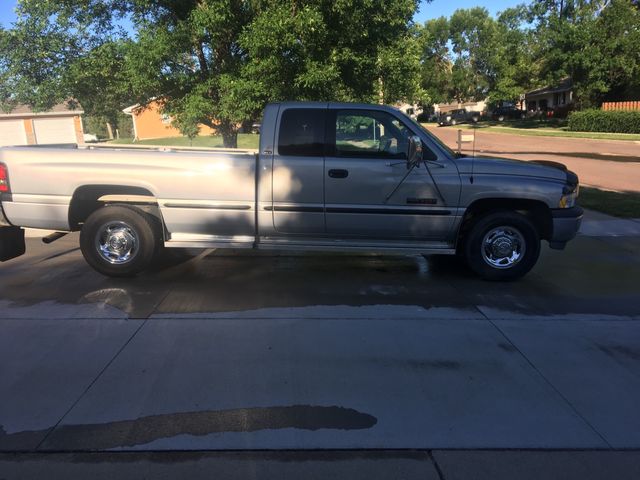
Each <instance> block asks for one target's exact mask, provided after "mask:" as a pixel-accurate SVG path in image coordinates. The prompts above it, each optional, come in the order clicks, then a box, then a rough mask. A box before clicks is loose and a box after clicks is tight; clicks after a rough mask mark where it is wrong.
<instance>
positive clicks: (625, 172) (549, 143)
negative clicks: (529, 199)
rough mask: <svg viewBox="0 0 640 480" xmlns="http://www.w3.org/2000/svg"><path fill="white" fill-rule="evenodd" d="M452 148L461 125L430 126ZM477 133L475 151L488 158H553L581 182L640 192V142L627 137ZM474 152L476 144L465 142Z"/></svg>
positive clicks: (478, 130)
mask: <svg viewBox="0 0 640 480" xmlns="http://www.w3.org/2000/svg"><path fill="white" fill-rule="evenodd" d="M429 131H431V132H432V133H434V134H435V135H436V136H438V137H439V138H440V139H442V141H444V142H445V143H446V144H447V145H448V146H449V147H451V148H453V149H454V150H457V145H456V141H457V135H458V133H457V132H458V128H457V127H429ZM474 132H475V135H476V141H475V152H476V154H477V155H482V156H486V157H502V158H515V159H517V160H552V161H555V162H561V163H564V164H565V165H566V166H567V167H568V168H569V169H570V170H573V171H574V172H576V173H577V174H578V176H579V177H580V183H581V184H583V185H588V186H591V187H599V188H603V189H605V190H616V191H630V192H640V142H639V141H624V140H592V139H588V138H566V137H542V136H540V137H534V136H524V135H511V134H507V133H495V132H486V131H483V129H482V128H478V129H476V130H473V131H472V130H463V134H465V135H466V134H469V135H471V134H473V133H474ZM463 151H464V152H466V153H468V154H471V153H472V151H473V144H471V143H466V144H464V147H463Z"/></svg>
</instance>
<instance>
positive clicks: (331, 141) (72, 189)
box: [0, 102, 582, 280]
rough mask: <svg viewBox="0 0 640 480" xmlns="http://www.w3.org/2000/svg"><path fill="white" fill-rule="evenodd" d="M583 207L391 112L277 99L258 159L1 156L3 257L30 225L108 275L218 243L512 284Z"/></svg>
mask: <svg viewBox="0 0 640 480" xmlns="http://www.w3.org/2000/svg"><path fill="white" fill-rule="evenodd" d="M577 195H578V178H577V176H576V175H575V174H574V173H572V172H570V171H567V169H566V168H565V167H564V166H563V165H561V164H557V163H553V162H535V161H531V162H521V161H513V160H499V159H488V158H471V157H465V156H461V155H459V154H455V153H454V152H452V151H451V150H450V149H449V148H447V147H446V146H445V145H444V144H442V142H440V141H439V140H438V139H437V138H436V137H434V136H433V135H432V134H431V133H429V132H428V131H427V130H426V129H424V128H423V127H422V126H420V125H419V124H417V123H416V122H415V121H413V120H412V119H410V118H409V117H407V116H405V115H404V114H402V113H401V112H399V111H398V110H396V109H394V108H391V107H386V106H381V105H366V104H346V103H307V102H287V103H273V104H269V105H268V106H267V107H266V109H265V111H264V115H263V121H262V127H261V136H260V148H259V151H258V152H252V151H237V152H233V151H180V150H177V149H167V150H165V151H153V150H145V151H142V150H131V149H129V150H128V149H126V148H123V149H118V148H114V149H110V150H106V149H93V150H92V149H89V148H78V149H63V148H57V149H56V148H30V147H13V148H2V149H0V260H8V259H10V258H14V257H16V256H19V255H21V254H22V253H24V251H25V242H24V230H23V228H26V227H30V228H40V229H49V230H56V231H59V232H70V231H80V247H81V250H82V253H83V255H84V257H85V259H86V260H87V262H88V263H89V264H90V265H91V266H92V267H93V268H95V269H96V270H97V271H99V272H101V273H103V274H105V275H109V276H132V275H135V274H137V273H139V272H141V271H142V270H144V269H145V268H146V267H147V266H148V265H149V264H150V263H151V262H152V261H153V259H154V257H155V256H156V255H158V254H159V253H160V252H161V250H162V249H164V248H173V247H187V248H212V247H214V248H258V249H286V250H292V249H299V250H324V251H348V252H365V251H366V252H372V251H373V252H399V253H421V254H459V255H460V256H461V257H462V258H464V259H465V260H466V262H467V263H468V265H469V266H470V267H471V268H472V269H473V270H474V271H475V272H477V273H478V274H479V275H481V276H482V277H484V278H487V279H492V280H508V279H514V278H517V277H520V276H522V275H524V274H525V273H527V272H528V271H529V270H530V269H531V268H532V267H533V266H534V264H535V263H536V261H537V259H538V255H539V252H540V242H541V240H546V241H548V242H549V245H550V246H551V247H552V248H559V249H561V248H563V247H564V246H565V244H566V242H567V241H569V240H571V239H572V238H573V237H574V236H575V235H576V232H577V231H578V229H579V226H580V222H581V219H582V209H581V208H580V207H579V206H577V205H576V198H577ZM53 238H55V237H53ZM53 238H50V240H51V239H53Z"/></svg>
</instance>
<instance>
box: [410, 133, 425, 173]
mask: <svg viewBox="0 0 640 480" xmlns="http://www.w3.org/2000/svg"><path fill="white" fill-rule="evenodd" d="M421 161H422V140H420V137H419V136H417V135H412V136H410V137H409V148H408V152H407V168H411V167H413V166H416V165H418V164H419V163H420V162H421Z"/></svg>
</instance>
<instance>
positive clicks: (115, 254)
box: [80, 205, 161, 277]
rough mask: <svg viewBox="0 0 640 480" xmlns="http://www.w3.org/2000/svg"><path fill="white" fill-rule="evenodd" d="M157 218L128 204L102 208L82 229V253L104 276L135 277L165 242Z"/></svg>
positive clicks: (92, 215) (94, 213) (91, 216)
mask: <svg viewBox="0 0 640 480" xmlns="http://www.w3.org/2000/svg"><path fill="white" fill-rule="evenodd" d="M154 220H155V219H153V218H152V217H151V216H150V215H147V214H146V213H144V212H143V211H141V210H139V209H137V208H135V207H131V206H128V205H112V206H107V207H103V208H100V209H99V210H96V211H95V212H93V213H92V214H91V215H90V216H89V218H87V220H86V222H85V223H84V225H83V227H82V230H81V231H80V250H81V251H82V255H83V256H84V258H85V260H86V261H87V263H88V264H89V265H90V266H91V267H92V268H93V269H94V270H96V271H98V272H99V273H101V274H103V275H106V276H109V277H133V276H135V275H137V274H138V273H140V272H141V271H143V270H144V269H145V268H147V267H148V266H149V264H150V263H151V261H152V260H153V258H154V256H155V254H156V252H157V251H158V248H159V245H160V243H161V236H160V234H159V232H158V230H159V229H158V226H157V225H156V223H157V222H155V221H154Z"/></svg>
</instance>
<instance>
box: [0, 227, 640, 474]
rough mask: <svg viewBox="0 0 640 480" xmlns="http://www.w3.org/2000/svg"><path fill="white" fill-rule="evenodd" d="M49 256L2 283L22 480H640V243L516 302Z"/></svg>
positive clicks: (302, 274)
mask: <svg viewBox="0 0 640 480" xmlns="http://www.w3.org/2000/svg"><path fill="white" fill-rule="evenodd" d="M28 249H29V254H28V255H27V256H24V257H22V258H19V259H15V260H12V261H10V262H7V263H5V264H2V265H1V266H0V292H1V293H0V308H1V310H0V478H2V479H9V478H44V477H45V476H46V478H74V477H75V478H89V477H91V478H114V476H116V475H118V476H119V477H120V478H140V475H141V472H144V473H145V475H148V478H180V477H182V478H187V476H188V477H189V478H206V477H207V475H209V476H210V474H211V472H217V473H218V474H219V477H220V478H303V477H306V478H328V477H330V476H331V475H334V476H335V478H434V479H436V478H439V479H450V478H494V479H495V478H613V477H607V476H608V475H611V474H615V478H617V479H620V478H629V479H631V478H638V476H639V474H640V456H639V455H638V451H637V449H640V428H638V427H639V426H640V411H639V410H638V408H637V405H638V404H639V403H640V374H639V373H638V372H640V322H639V320H640V295H638V293H639V289H638V285H640V238H639V237H633V236H608V237H599V236H597V237H594V236H585V235H582V236H579V237H578V238H577V239H576V240H575V241H574V242H572V243H570V244H569V246H568V247H567V250H565V251H564V252H558V251H553V250H549V249H548V248H546V247H545V248H544V249H543V252H542V256H541V259H540V262H539V264H538V265H537V266H536V267H535V269H534V270H533V271H532V272H531V273H530V274H529V275H528V276H527V277H526V278H524V279H523V280H521V281H518V282H513V283H499V284H497V283H491V282H485V281H482V280H479V279H477V278H475V277H474V276H473V275H472V274H471V273H469V272H468V271H467V270H466V269H464V268H463V267H461V266H460V265H458V263H457V262H456V261H455V259H453V258H449V257H440V258H439V257H430V258H424V257H421V256H379V255H358V256H354V255H306V254H304V255H303V254H298V255H294V254H278V255H271V254H265V253H252V252H224V251H201V252H191V254H190V255H187V256H182V257H176V258H171V259H167V260H166V261H165V263H164V264H163V265H158V266H157V268H156V269H155V271H152V272H149V273H145V274H144V275H141V276H140V277H138V278H135V279H130V280H115V279H108V278H105V277H102V276H100V275H99V274H97V273H95V272H93V271H92V270H91V269H89V267H87V266H86V265H85V263H84V261H83V259H82V256H81V254H80V252H79V250H78V248H77V237H76V236H75V235H69V236H67V237H65V238H64V239H62V240H60V241H58V242H56V243H54V244H52V245H50V246H44V245H42V244H41V243H40V242H39V240H37V239H33V238H31V239H29V244H28ZM503 449H506V450H507V451H503ZM522 449H524V450H522ZM521 450H522V451H521ZM125 452H127V453H126V455H127V456H125V457H123V455H124V454H125ZM158 452H164V453H158ZM187 472H188V473H187ZM336 472H338V473H336ZM536 472H538V474H539V475H542V476H536V474H535V473H536ZM471 474H473V475H472V477H470V476H469V475H471ZM199 475H200V476H199ZM527 475H529V476H527Z"/></svg>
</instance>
